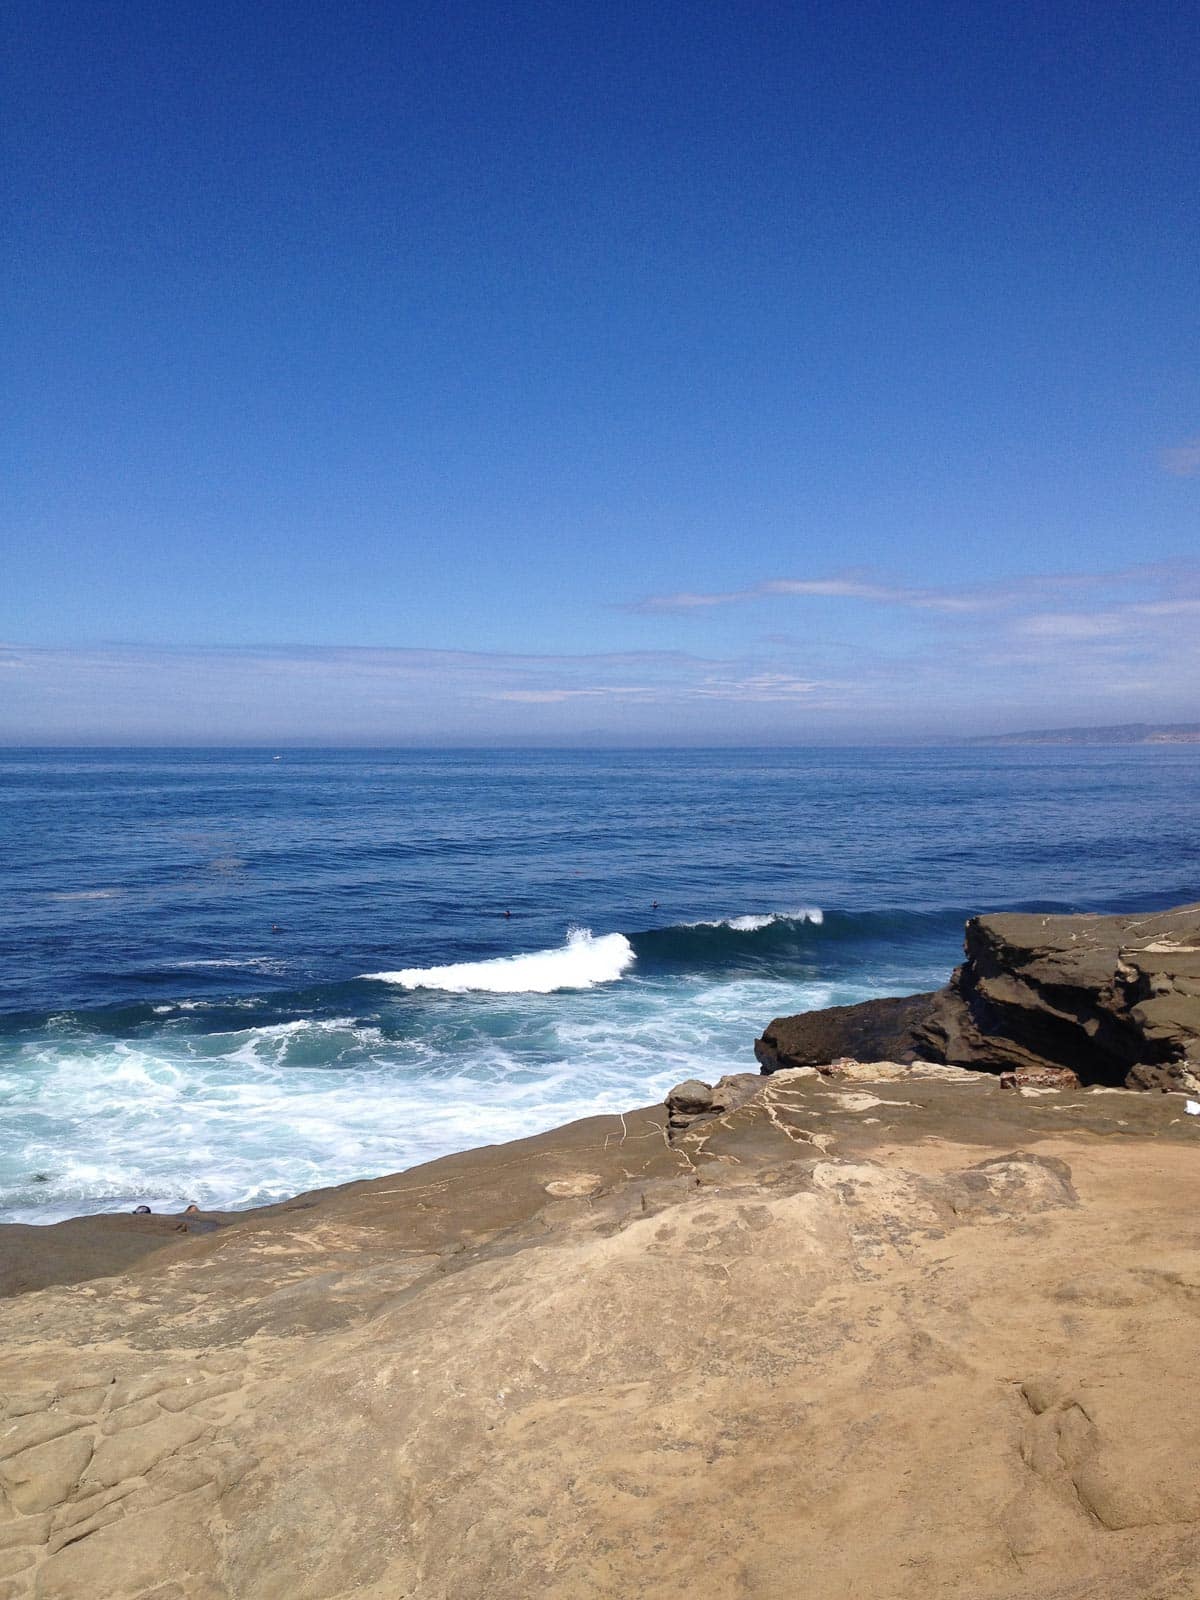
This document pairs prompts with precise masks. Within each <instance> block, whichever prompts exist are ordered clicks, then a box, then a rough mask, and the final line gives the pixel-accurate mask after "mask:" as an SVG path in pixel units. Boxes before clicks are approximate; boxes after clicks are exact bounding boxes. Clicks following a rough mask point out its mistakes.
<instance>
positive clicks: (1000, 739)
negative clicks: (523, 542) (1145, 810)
mask: <svg viewBox="0 0 1200 1600" xmlns="http://www.w3.org/2000/svg"><path fill="white" fill-rule="evenodd" d="M961 742H962V743H963V744H970V745H980V744H1200V722H1119V723H1113V724H1111V725H1109V726H1107V727H1102V728H1037V729H1033V730H1031V731H1028V732H1025V733H986V734H980V735H978V736H977V737H975V738H971V739H964V740H962V741H961Z"/></svg>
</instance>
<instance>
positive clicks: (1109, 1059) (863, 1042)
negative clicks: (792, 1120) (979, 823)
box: [754, 905, 1200, 1094]
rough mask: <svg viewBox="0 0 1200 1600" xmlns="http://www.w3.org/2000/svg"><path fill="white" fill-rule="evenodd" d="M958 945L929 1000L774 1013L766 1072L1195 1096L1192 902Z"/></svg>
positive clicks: (982, 921) (980, 934) (1198, 1047)
mask: <svg viewBox="0 0 1200 1600" xmlns="http://www.w3.org/2000/svg"><path fill="white" fill-rule="evenodd" d="M964 949H965V954H966V960H965V961H964V962H963V964H962V965H961V966H960V967H957V968H956V969H955V971H954V973H953V975H952V977H951V979H950V982H949V984H948V985H947V986H946V987H945V988H944V989H939V990H936V991H935V992H934V993H931V994H919V995H908V996H904V997H903V998H900V999H883V1000H868V1001H866V1002H864V1003H863V1004H861V1005H856V1006H832V1007H830V1008H828V1009H827V1010H824V1011H813V1012H806V1013H803V1014H801V1015H799V1016H793V1017H777V1018H776V1019H775V1020H774V1021H773V1022H771V1023H770V1024H769V1025H768V1026H767V1027H766V1028H765V1029H764V1031H763V1035H762V1037H761V1038H760V1039H758V1040H757V1041H756V1042H755V1047H754V1048H755V1055H756V1056H757V1058H758V1061H759V1063H760V1065H761V1067H762V1069H763V1071H764V1072H767V1073H772V1072H777V1071H779V1069H780V1068H786V1067H802V1066H809V1067H817V1068H819V1069H825V1068H828V1067H829V1065H830V1063H832V1062H834V1061H836V1060H837V1059H838V1058H839V1057H853V1058H856V1059H887V1060H892V1061H898V1062H902V1063H911V1062H914V1061H927V1062H935V1063H940V1064H942V1065H947V1066H958V1067H964V1068H969V1069H971V1070H973V1071H983V1072H990V1073H995V1074H1000V1075H1006V1076H1007V1075H1008V1074H1012V1075H1013V1077H1014V1081H1016V1082H1017V1083H1026V1084H1030V1085H1034V1086H1042V1087H1052V1086H1053V1085H1054V1084H1055V1083H1060V1084H1067V1085H1069V1084H1070V1083H1071V1082H1078V1083H1081V1084H1084V1085H1090V1084H1100V1085H1107V1086H1109V1087H1117V1086H1121V1087H1126V1088H1130V1089H1160V1090H1167V1091H1177V1092H1183V1093H1189V1094H1195V1093H1197V1092H1200V906H1195V905H1192V906H1183V907H1179V908H1178V909H1176V910H1173V911H1163V912H1157V913H1153V914H1150V915H1144V916H1035V915H1026V914H1016V913H1005V914H1000V915H995V916H982V917H973V918H972V919H971V920H970V921H969V922H968V923H967V926H966V937H965V941H964Z"/></svg>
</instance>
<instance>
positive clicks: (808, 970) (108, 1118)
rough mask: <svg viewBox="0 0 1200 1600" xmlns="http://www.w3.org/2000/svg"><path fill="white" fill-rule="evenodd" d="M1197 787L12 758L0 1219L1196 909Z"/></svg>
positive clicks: (976, 760)
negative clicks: (1013, 924) (1119, 916)
mask: <svg viewBox="0 0 1200 1600" xmlns="http://www.w3.org/2000/svg"><path fill="white" fill-rule="evenodd" d="M1198 780H1200V749H1197V748H1195V747H1191V748H1189V747H1186V746H1182V747H1157V748H1138V747H1133V748H1130V747H1125V748H1108V749H1096V748H1089V749H1068V748H1059V749H1054V748H1036V749H1035V748H1004V749H991V750H988V749H961V748H960V749H942V750H837V751H830V750H790V751H662V752H601V753H596V752H553V753H547V752H439V753H426V752H364V751H344V752H328V751H321V752H318V751H300V752H298V751H285V752H281V753H280V754H279V755H278V757H277V756H276V753H275V752H273V751H270V750H267V751H238V752H230V751H150V752H148V751H72V752H64V751H9V752H0V863H2V877H0V1215H3V1216H5V1217H8V1218H13V1217H18V1216H19V1217H23V1218H44V1219H45V1220H50V1219H51V1218H53V1217H58V1216H62V1215H67V1214H71V1213H73V1212H78V1211H81V1210H103V1209H121V1208H126V1207H129V1206H132V1205H133V1204H136V1203H138V1202H140V1201H143V1200H144V1201H146V1202H147V1203H149V1204H151V1205H153V1206H155V1208H156V1209H157V1208H158V1207H160V1206H162V1207H166V1206H174V1205H177V1204H181V1203H183V1202H185V1201H187V1200H191V1199H194V1200H197V1201H199V1202H200V1203H202V1204H208V1205H227V1204H238V1205H244V1204H252V1203H255V1202H261V1201H263V1200H266V1199H269V1198H274V1197H277V1196H279V1195H283V1194H287V1193H291V1192H294V1191H296V1190H298V1189H302V1188H310V1187H313V1186H316V1185H319V1184H323V1183H330V1182H341V1181H344V1180H346V1179H349V1178H353V1177H362V1176H369V1175H372V1174H375V1173H379V1172H385V1171H393V1170H396V1169H397V1168H399V1167H402V1166H405V1165H410V1164H411V1163H413V1162H415V1161H419V1160H423V1159H426V1158H428V1157H431V1156H433V1155H437V1154H441V1153H444V1152H445V1151H447V1150H452V1149H459V1148H463V1147H465V1146H467V1145H469V1144H477V1143H481V1142H486V1141H490V1140H493V1139H497V1138H506V1137H511V1136H515V1135H517V1134H520V1133H525V1132H529V1131H533V1130H534V1129H537V1128H541V1127H546V1126H549V1125H552V1124H553V1123H556V1122H560V1121H563V1120H565V1119H566V1118H568V1117H572V1116H579V1115H584V1114H586V1113H588V1112H591V1111H595V1110H600V1109H614V1108H617V1107H620V1106H624V1105H628V1104H633V1103H637V1102H644V1101H646V1100H649V1099H653V1098H655V1097H657V1096H658V1095H659V1094H661V1093H662V1091H663V1090H664V1089H665V1088H666V1087H668V1086H669V1085H670V1084H671V1083H672V1082H673V1081H675V1080H676V1079H678V1078H680V1077H684V1076H689V1075H691V1074H697V1075H699V1076H701V1077H705V1078H708V1079H709V1080H711V1079H713V1078H714V1077H716V1076H718V1075H719V1074H720V1073H721V1072H724V1071H732V1070H738V1069H752V1068H753V1066H754V1062H753V1055H752V1049H751V1046H752V1042H753V1038H754V1035H755V1033H756V1032H758V1031H759V1030H761V1028H762V1026H763V1024H764V1023H765V1022H767V1021H768V1020H769V1019H770V1018H771V1017H772V1016H775V1015H777V1014H779V1013H781V1012H786V1011H794V1010H799V1009H803V1008H806V1007H809V1006H816V1005H827V1004H832V1003H838V1002H842V1001H847V1000H853V999H858V998H865V997H867V996H870V995H877V994H889V993H903V992H907V991H910V990H913V989H917V988H925V987H931V986H933V985H935V984H937V983H940V982H943V981H944V979H945V977H946V975H947V974H948V972H949V970H950V968H951V966H952V965H953V964H954V962H955V961H956V959H957V958H958V955H959V949H960V944H961V934H962V922H963V919H964V918H965V917H966V916H968V915H970V914H972V913H974V912H978V911H984V910H995V909H1000V908H1011V907H1026V908H1039V909H1064V910H1107V909H1112V910H1120V909H1133V908H1136V907H1141V906H1146V907H1158V906H1165V905H1170V904H1175V903H1178V902H1181V901H1187V900H1197V899H1200V805H1198V804H1197V796H1198V794H1200V782H1198ZM656 902H657V904H655V903H656ZM505 911H508V912H509V913H510V916H509V917H507V918H506V917H505V916H504V912H505ZM572 930H574V931H572ZM582 930H588V932H586V933H585V932H583V931H582ZM513 957H529V958H530V959H528V960H521V961H512V960H511V959H509V958H513ZM445 969H452V970H448V971H447V970H445ZM376 974H383V975H386V976H383V977H380V976H364V975H376Z"/></svg>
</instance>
